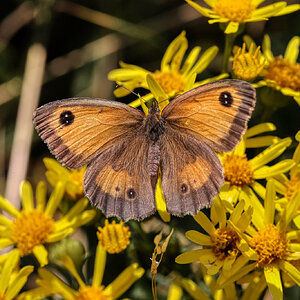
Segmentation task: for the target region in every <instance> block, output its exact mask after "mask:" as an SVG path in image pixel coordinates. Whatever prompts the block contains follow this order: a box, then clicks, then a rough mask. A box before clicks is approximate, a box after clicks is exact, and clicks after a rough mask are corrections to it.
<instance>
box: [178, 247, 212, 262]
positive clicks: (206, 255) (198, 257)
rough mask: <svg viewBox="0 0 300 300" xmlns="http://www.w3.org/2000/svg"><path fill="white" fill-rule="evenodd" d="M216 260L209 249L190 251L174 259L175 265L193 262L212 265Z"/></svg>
mask: <svg viewBox="0 0 300 300" xmlns="http://www.w3.org/2000/svg"><path fill="white" fill-rule="evenodd" d="M215 260H216V257H215V256H214V254H213V252H212V250H211V249H198V250H192V251H188V252H185V253H182V254H180V255H178V256H177V257H176V258H175V262H176V263H177V264H190V263H192V262H195V261H201V263H203V264H208V263H212V262H214V261H215Z"/></svg>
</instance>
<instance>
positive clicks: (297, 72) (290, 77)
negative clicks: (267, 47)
mask: <svg viewBox="0 0 300 300" xmlns="http://www.w3.org/2000/svg"><path fill="white" fill-rule="evenodd" d="M265 78H266V79H269V80H272V81H275V82H276V83H277V84H278V85H279V86H280V87H282V88H290V89H292V90H294V91H297V92H300V64H298V63H294V64H292V63H290V62H289V61H288V60H286V59H283V58H282V57H276V58H275V59H274V60H273V61H272V62H271V63H270V65H269V66H268V68H267V69H266V70H265Z"/></svg>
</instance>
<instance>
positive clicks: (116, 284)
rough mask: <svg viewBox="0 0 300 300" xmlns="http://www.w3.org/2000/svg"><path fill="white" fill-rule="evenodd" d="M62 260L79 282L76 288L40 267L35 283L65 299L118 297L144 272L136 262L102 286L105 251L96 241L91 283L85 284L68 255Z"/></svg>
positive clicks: (110, 298)
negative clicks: (38, 276)
mask: <svg viewBox="0 0 300 300" xmlns="http://www.w3.org/2000/svg"><path fill="white" fill-rule="evenodd" d="M62 262H63V264H64V266H65V268H66V269H67V270H68V271H69V272H70V273H71V274H72V275H73V276H74V278H75V279H76V280H77V282H78V284H79V288H78V289H73V288H71V287H70V286H68V285H67V284H66V283H64V282H63V281H62V280H61V279H59V278H58V277H56V276H55V275H54V274H52V273H51V272H49V271H48V270H47V269H44V268H40V269H39V275H40V278H39V279H38V280H37V284H38V285H39V286H40V287H41V289H42V290H44V291H45V293H47V294H48V296H50V295H55V294H58V295H61V296H62V297H63V299H66V300H113V299H118V298H119V297H120V296H121V295H122V294H123V293H124V292H125V291H126V290H128V289H129V288H130V287H131V285H132V284H133V283H134V282H135V281H136V280H138V279H139V278H140V277H142V276H143V274H144V269H143V268H139V267H138V264H137V263H134V264H132V265H130V266H129V267H127V268H126V269H125V270H124V271H123V272H122V273H121V274H120V275H119V276H118V277H117V278H116V279H115V280H114V281H113V282H112V283H110V284H109V285H108V286H106V287H104V286H103V285H102V278H103V275H104V269H105V264H106V252H105V250H104V248H103V247H102V246H101V244H100V243H98V246H97V250H96V257H95V265H94V276H93V279H92V284H91V285H86V284H85V283H84V281H83V280H82V278H81V277H80V275H79V274H78V272H77V271H76V268H75V265H74V263H73V261H72V260H71V259H70V257H69V256H64V257H63V258H62Z"/></svg>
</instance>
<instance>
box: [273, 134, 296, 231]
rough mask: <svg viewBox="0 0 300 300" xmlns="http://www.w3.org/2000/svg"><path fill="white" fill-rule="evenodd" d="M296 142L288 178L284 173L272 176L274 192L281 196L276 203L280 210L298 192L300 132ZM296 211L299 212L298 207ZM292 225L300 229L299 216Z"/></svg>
mask: <svg viewBox="0 0 300 300" xmlns="http://www.w3.org/2000/svg"><path fill="white" fill-rule="evenodd" d="M296 140H297V141H298V145H297V147H296V149H295V151H294V154H293V161H294V162H295V165H294V166H293V167H292V168H291V169H290V171H289V176H286V175H285V174H284V173H282V174H278V175H276V176H274V179H275V186H276V191H277V192H278V193H279V194H281V195H282V196H283V197H281V198H280V199H279V200H278V201H276V202H277V204H278V206H277V208H278V209H280V210H282V209H283V208H284V207H285V206H286V205H287V203H288V202H289V201H291V199H293V197H294V196H295V195H296V193H297V192H299V191H300V131H298V133H297V134H296ZM298 210H299V212H300V207H299V208H298ZM294 223H295V225H296V226H297V227H298V228H300V215H299V216H297V217H296V218H295V219H294Z"/></svg>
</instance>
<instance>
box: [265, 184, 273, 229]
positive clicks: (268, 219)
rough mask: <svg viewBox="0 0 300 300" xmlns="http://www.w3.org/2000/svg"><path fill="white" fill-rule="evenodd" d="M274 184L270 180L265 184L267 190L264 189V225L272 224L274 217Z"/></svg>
mask: <svg viewBox="0 0 300 300" xmlns="http://www.w3.org/2000/svg"><path fill="white" fill-rule="evenodd" d="M275 197H276V192H275V184H274V180H273V179H270V180H268V182H267V188H266V197H265V202H264V204H265V218H264V222H265V225H267V224H273V222H274V215H275V202H274V200H275Z"/></svg>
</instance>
